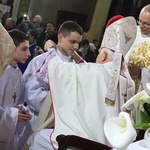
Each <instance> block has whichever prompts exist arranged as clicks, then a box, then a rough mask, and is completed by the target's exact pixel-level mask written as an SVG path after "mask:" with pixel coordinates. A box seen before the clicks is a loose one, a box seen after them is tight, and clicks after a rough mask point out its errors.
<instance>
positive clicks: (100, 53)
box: [0, 4, 150, 150]
mask: <svg viewBox="0 0 150 150" xmlns="http://www.w3.org/2000/svg"><path fill="white" fill-rule="evenodd" d="M0 34H1V37H0V49H1V51H2V52H1V55H3V57H4V58H3V59H1V60H0V61H1V65H0V85H1V86H0V89H1V90H0V97H1V100H0V128H1V132H0V149H1V148H2V149H3V150H10V149H11V150H38V149H39V150H54V149H59V148H61V146H62V145H63V144H65V142H66V141H64V143H63V144H62V143H59V141H58V140H57V137H58V136H59V135H61V134H63V135H64V136H66V135H74V136H77V137H80V138H85V139H88V140H91V141H92V142H97V143H99V144H98V146H99V149H103V148H101V147H103V146H105V148H106V149H107V150H109V149H113V148H116V149H120V150H124V149H127V150H128V149H129V150H131V149H130V144H132V143H133V142H136V141H139V140H143V139H144V134H145V131H146V129H148V127H147V128H144V130H143V128H142V130H141V128H139V129H134V127H133V126H132V124H133V122H135V120H136V119H137V118H136V117H137V116H136V115H135V113H136V110H137V109H141V110H143V109H145V108H143V103H142V102H140V103H137V102H136V103H134V105H130V106H129V107H128V108H126V110H121V107H122V106H123V105H124V104H125V103H126V102H127V101H128V100H130V99H131V98H132V97H134V96H135V95H136V94H138V93H139V92H141V91H142V90H144V91H146V93H147V94H148V95H149V94H150V91H149V89H148V87H147V83H149V82H150V80H149V79H150V77H149V76H150V69H149V65H150V63H149V60H150V44H149V43H150V4H149V5H146V6H144V7H143V8H142V9H141V11H140V14H139V19H138V21H136V20H135V18H134V17H132V16H127V17H124V16H122V15H116V16H114V17H112V18H111V19H110V20H109V21H108V22H107V24H106V28H105V32H104V35H103V39H102V41H99V40H97V39H93V40H92V41H89V40H88V39H87V37H86V36H85V35H84V34H85V33H84V31H83V29H82V27H81V26H80V25H79V24H78V23H77V22H75V21H71V20H68V21H65V22H63V23H62V24H61V25H60V27H59V28H58V29H56V26H55V23H54V22H52V21H48V22H47V23H46V25H45V26H42V17H41V16H40V15H35V16H34V17H33V20H30V18H29V16H28V15H27V14H23V15H22V16H21V17H20V18H18V20H17V21H14V20H13V19H12V18H11V17H10V16H7V18H5V19H3V21H2V22H1V24H0ZM4 40H5V42H4ZM148 109H149V111H148V112H150V107H149V108H148ZM122 111H125V112H126V113H127V114H129V116H130V120H132V121H131V122H132V123H131V126H132V131H133V132H130V135H126V138H124V144H123V145H121V144H120V145H119V144H118V143H117V144H116V143H115V142H114V141H113V142H112V141H110V140H109V138H108V137H107V136H106V131H105V130H106V129H105V130H104V126H105V122H106V121H107V120H108V119H110V118H112V117H118V115H119V113H120V112H122ZM146 112H147V111H146ZM146 112H145V111H144V113H145V114H146ZM146 115H147V116H148V118H149V121H150V116H149V114H148V113H147V114H146ZM144 123H145V122H144ZM126 124H127V123H126ZM149 127H150V126H149ZM112 129H113V127H112ZM126 130H127V127H126V129H125V131H122V133H124V132H126ZM122 135H124V134H122ZM116 136H117V135H116ZM129 137H130V138H129ZM131 137H132V138H131ZM118 138H119V137H118ZM121 140H122V139H121V138H120V141H121ZM121 142H122V141H121ZM121 142H120V143H121ZM112 143H113V144H112ZM144 144H145V143H144ZM79 145H80V144H79ZM81 145H82V144H81ZM87 145H88V144H87ZM87 145H86V144H84V146H83V147H85V148H83V150H88V146H87ZM72 147H73V148H72ZM145 147H146V144H145ZM64 148H66V149H67V146H66V145H65V146H64ZM74 148H78V149H82V146H81V147H80V146H78V145H77V147H75V145H73V146H71V147H69V148H68V149H74ZM62 149H63V148H62ZM60 150H61V149H60ZM93 150H94V149H93ZM133 150H134V149H133Z"/></svg>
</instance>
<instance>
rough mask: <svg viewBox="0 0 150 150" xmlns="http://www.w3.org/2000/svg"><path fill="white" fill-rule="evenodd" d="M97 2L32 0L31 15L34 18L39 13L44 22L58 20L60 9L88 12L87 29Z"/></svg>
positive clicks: (85, 0) (84, 0)
mask: <svg viewBox="0 0 150 150" xmlns="http://www.w3.org/2000/svg"><path fill="white" fill-rule="evenodd" d="M96 2H97V0H88V1H87V0H42V1H37V0H31V3H30V7H29V15H30V16H31V17H30V18H31V19H32V18H33V17H34V16H35V15H36V14H39V15H41V16H42V18H43V23H46V22H47V21H49V20H52V21H54V22H56V19H57V11H58V10H66V11H71V12H77V13H83V14H87V16H88V17H87V19H86V22H85V29H86V30H88V29H89V27H90V23H91V20H92V17H93V12H94V9H95V5H96Z"/></svg>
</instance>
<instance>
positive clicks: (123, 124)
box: [104, 112, 136, 150]
mask: <svg viewBox="0 0 150 150" xmlns="http://www.w3.org/2000/svg"><path fill="white" fill-rule="evenodd" d="M104 133H105V135H106V138H107V139H108V141H109V143H110V144H111V145H112V147H113V148H116V149H118V150H123V149H126V148H127V146H128V145H129V144H130V143H132V142H133V141H134V140H135V138H136V130H135V129H134V127H133V125H132V121H131V118H130V116H129V114H128V113H126V112H120V113H119V117H112V118H109V119H108V120H107V121H106V122H105V124H104Z"/></svg>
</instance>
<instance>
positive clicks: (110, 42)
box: [101, 17, 137, 105]
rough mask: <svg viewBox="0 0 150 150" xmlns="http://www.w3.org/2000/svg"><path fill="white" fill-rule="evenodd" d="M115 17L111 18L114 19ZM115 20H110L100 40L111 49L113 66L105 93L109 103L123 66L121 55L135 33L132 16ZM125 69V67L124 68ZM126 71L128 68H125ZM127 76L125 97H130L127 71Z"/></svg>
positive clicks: (130, 43)
mask: <svg viewBox="0 0 150 150" xmlns="http://www.w3.org/2000/svg"><path fill="white" fill-rule="evenodd" d="M114 18H115V17H113V18H111V19H114ZM114 21H115V22H111V24H110V25H109V26H107V28H106V30H105V33H104V37H103V40H102V44H101V47H106V48H108V49H111V50H113V51H114V52H115V53H114V56H113V67H112V73H111V77H110V80H109V84H108V92H107V95H106V101H105V102H106V103H107V104H110V105H114V101H115V97H116V93H117V92H116V91H117V88H118V81H119V76H120V72H121V70H122V68H123V67H121V66H122V65H123V63H124V64H125V62H124V59H123V57H124V56H125V55H126V54H127V52H128V50H129V49H130V47H131V46H132V44H133V42H134V40H135V38H136V33H137V24H136V21H135V19H134V18H133V17H125V18H121V19H120V18H119V20H117V21H116V20H115V19H114ZM126 70H127V69H126ZM127 71H128V70H127ZM127 74H128V76H127V78H128V87H129V88H128V92H127V99H129V98H130V97H132V96H133V95H132V93H134V92H132V90H133V89H134V87H133V88H131V86H132V85H131V84H130V83H131V77H130V75H129V73H128V72H127Z"/></svg>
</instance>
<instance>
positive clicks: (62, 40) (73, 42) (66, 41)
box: [58, 32, 82, 56]
mask: <svg viewBox="0 0 150 150" xmlns="http://www.w3.org/2000/svg"><path fill="white" fill-rule="evenodd" d="M81 39H82V36H81V35H80V34H79V33H78V32H71V33H70V34H69V35H67V36H66V37H64V36H63V35H62V34H61V33H59V34H58V47H59V50H60V51H61V52H62V54H63V55H65V56H68V55H70V56H72V55H73V54H74V52H75V51H76V50H77V49H78V47H79V42H80V41H81Z"/></svg>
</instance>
